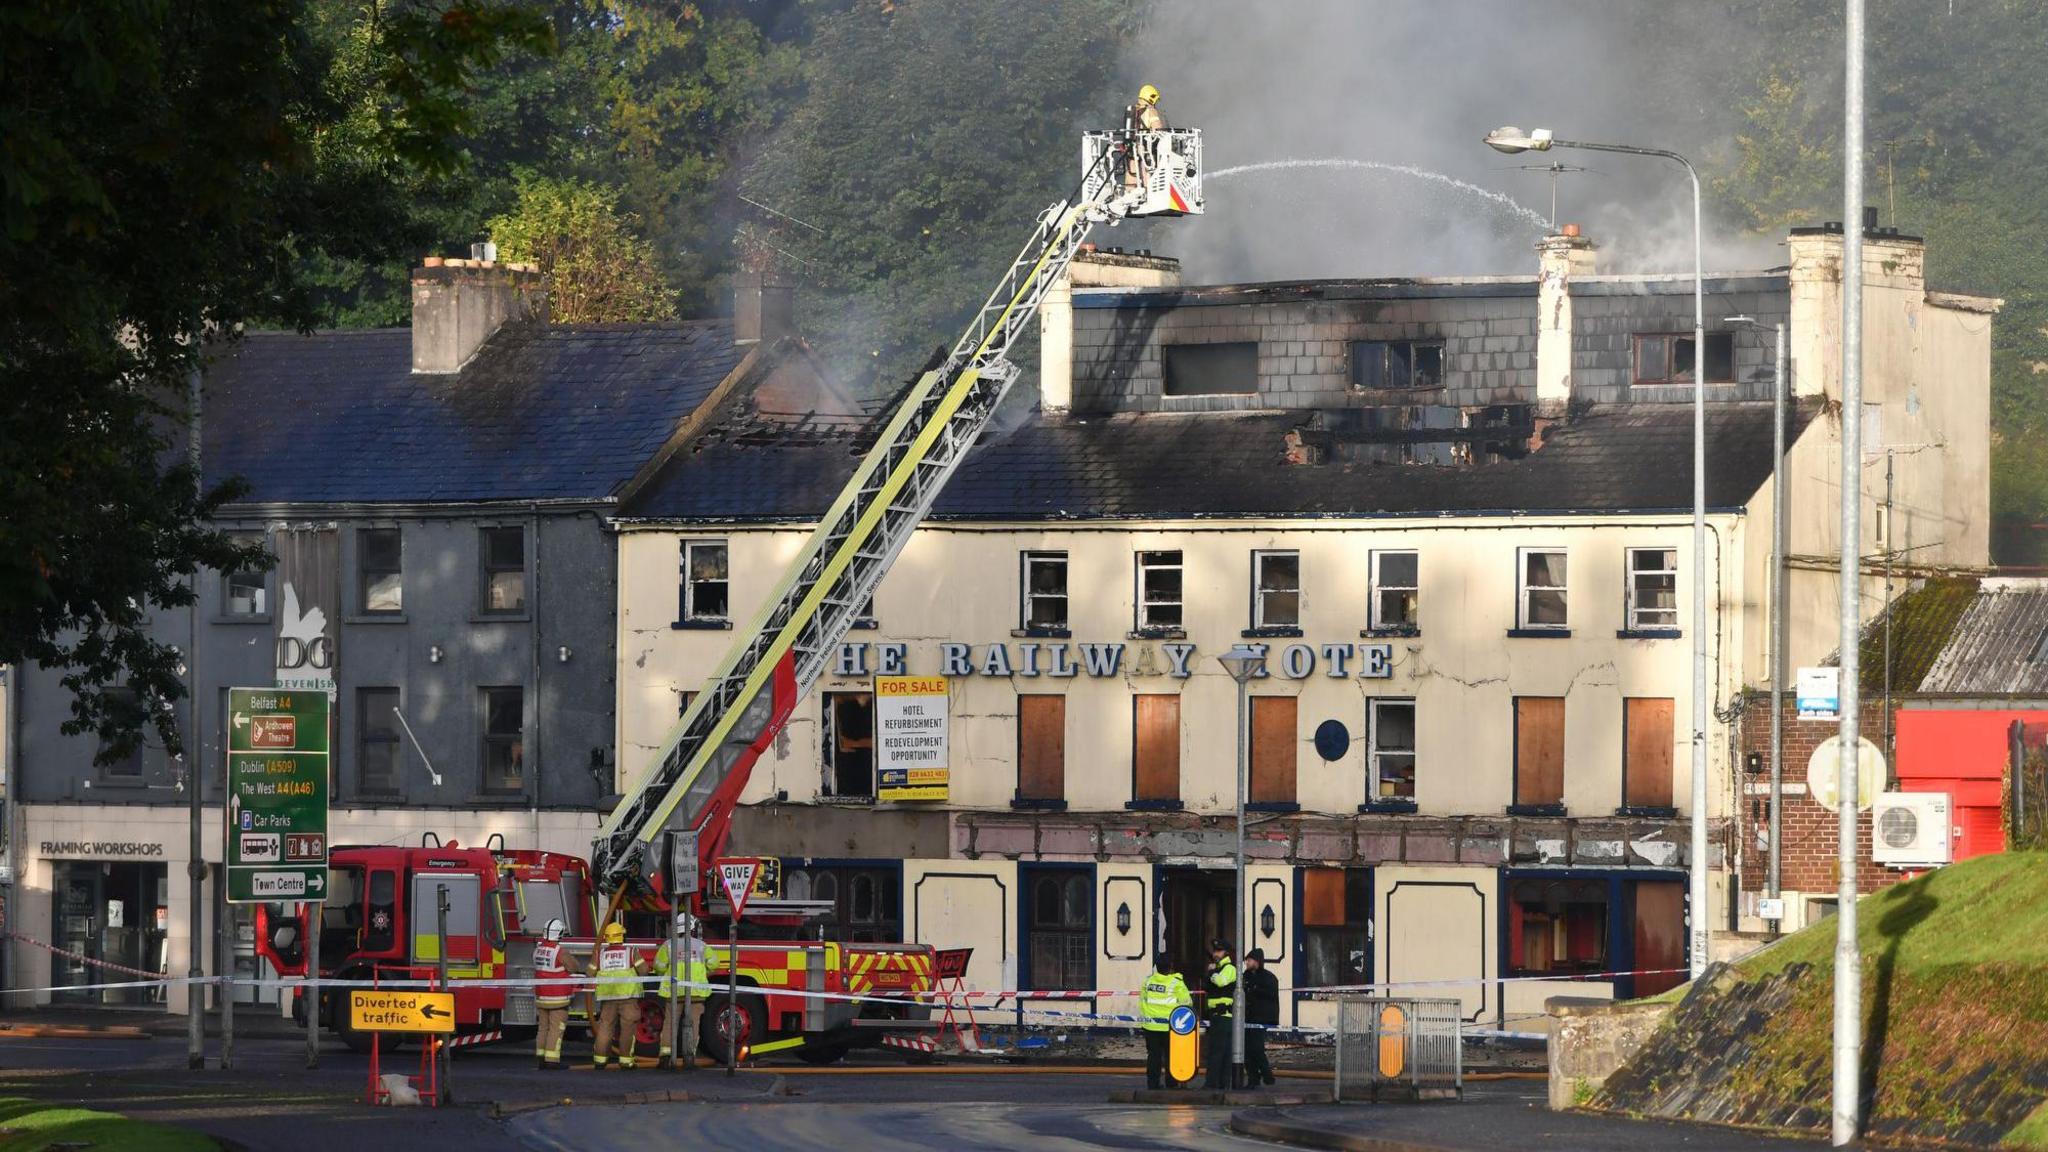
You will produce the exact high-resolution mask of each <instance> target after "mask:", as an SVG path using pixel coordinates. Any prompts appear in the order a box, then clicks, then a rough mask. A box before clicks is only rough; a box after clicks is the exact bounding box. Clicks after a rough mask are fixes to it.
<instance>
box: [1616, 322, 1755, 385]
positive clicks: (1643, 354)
mask: <svg viewBox="0 0 2048 1152" xmlns="http://www.w3.org/2000/svg"><path fill="white" fill-rule="evenodd" d="M1695 359H1696V358H1695V357H1694V355H1693V340H1692V336H1691V335H1690V334H1688V333H1647V334H1638V335H1637V336H1636V372H1635V379H1636V383H1638V384H1690V383H1692V379H1693V364H1694V362H1695ZM1707 383H1709V384H1733V383H1735V334H1734V333H1732V332H1709V333H1707Z"/></svg>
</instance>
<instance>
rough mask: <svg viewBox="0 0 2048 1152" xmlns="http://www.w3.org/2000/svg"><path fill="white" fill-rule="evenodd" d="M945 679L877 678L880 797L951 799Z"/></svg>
mask: <svg viewBox="0 0 2048 1152" xmlns="http://www.w3.org/2000/svg"><path fill="white" fill-rule="evenodd" d="M947 702H948V697H947V689H946V678H945V677H944V676H877V677H875V798H876V799H877V800H944V799H945V798H946V784H947V772H946V721H947Z"/></svg>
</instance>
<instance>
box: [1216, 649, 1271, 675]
mask: <svg viewBox="0 0 2048 1152" xmlns="http://www.w3.org/2000/svg"><path fill="white" fill-rule="evenodd" d="M1216 660H1217V662H1218V663H1220V664H1222V665H1223V670H1224V671H1225V672H1228V673H1230V678H1231V679H1232V680H1235V681H1237V682H1238V683H1239V684H1244V683H1248V682H1250V681H1251V680H1252V679H1253V678H1254V677H1256V676H1257V675H1258V674H1259V673H1260V672H1262V671H1264V670H1265V667H1266V656H1265V653H1263V652H1260V651H1259V650H1258V649H1256V648H1253V647H1251V646H1249V645H1245V644H1239V645H1238V646H1236V647H1235V648H1232V649H1231V650H1230V651H1228V652H1225V653H1224V654H1223V655H1221V656H1218V657H1217V658H1216Z"/></svg>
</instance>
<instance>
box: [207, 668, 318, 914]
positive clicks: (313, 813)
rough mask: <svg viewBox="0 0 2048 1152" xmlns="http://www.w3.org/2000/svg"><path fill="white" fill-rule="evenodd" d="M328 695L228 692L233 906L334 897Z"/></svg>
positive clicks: (255, 690)
mask: <svg viewBox="0 0 2048 1152" xmlns="http://www.w3.org/2000/svg"><path fill="white" fill-rule="evenodd" d="M330 699H331V697H329V696H328V695H327V694H326V693H325V692H320V691H311V692H302V691H294V690H289V689H278V688H230V689H228V811H227V855H226V859H227V866H228V902H229V903H231V904H260V903H265V902H268V901H273V900H325V899H326V898H327V772H328V749H327V725H328V707H329V701H330Z"/></svg>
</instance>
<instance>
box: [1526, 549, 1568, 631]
mask: <svg viewBox="0 0 2048 1152" xmlns="http://www.w3.org/2000/svg"><path fill="white" fill-rule="evenodd" d="M1520 551H1521V556H1520V560H1521V573H1520V576H1521V588H1520V595H1519V596H1518V597H1517V600H1518V604H1519V611H1518V612H1517V616H1518V619H1517V620H1516V621H1515V626H1516V627H1517V628H1525V629H1535V628H1550V629H1559V630H1562V629H1563V628H1565V627H1566V626H1567V623H1568V619H1569V617H1568V615H1567V613H1566V611H1565V607H1566V604H1565V591H1566V589H1565V554H1564V551H1563V550H1562V549H1550V548H1523V549H1521V550H1520Z"/></svg>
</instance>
